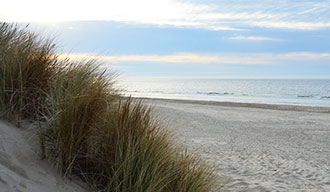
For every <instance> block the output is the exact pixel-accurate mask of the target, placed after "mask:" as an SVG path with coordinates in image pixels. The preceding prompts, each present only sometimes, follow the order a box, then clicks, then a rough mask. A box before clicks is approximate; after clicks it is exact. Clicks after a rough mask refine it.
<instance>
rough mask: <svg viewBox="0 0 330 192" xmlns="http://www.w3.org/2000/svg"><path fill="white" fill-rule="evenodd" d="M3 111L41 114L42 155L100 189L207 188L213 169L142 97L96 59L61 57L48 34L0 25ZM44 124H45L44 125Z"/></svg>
mask: <svg viewBox="0 0 330 192" xmlns="http://www.w3.org/2000/svg"><path fill="white" fill-rule="evenodd" d="M0 43H1V44H0V48H1V53H0V70H1V71H0V72H1V73H0V83H1V85H0V89H1V90H0V101H1V104H2V105H1V106H2V111H5V112H8V114H14V115H17V116H19V117H22V118H23V117H33V118H35V119H36V120H38V121H39V125H40V126H39V127H40V129H39V138H40V145H41V152H42V156H43V157H46V156H47V157H49V158H51V159H52V160H54V161H55V163H56V164H57V166H58V168H59V171H60V172H61V173H62V174H63V175H65V176H68V177H70V176H71V175H77V176H80V177H81V178H82V179H84V180H85V181H86V182H88V183H90V184H91V185H93V186H94V187H95V189H96V190H98V191H107V192H208V191H212V190H215V189H216V183H215V181H216V180H215V177H214V174H213V169H212V168H211V167H210V166H209V165H207V164H206V163H205V161H204V160H202V159H201V158H198V157H197V156H196V155H193V154H191V153H188V152H186V151H185V150H184V148H182V147H181V146H180V145H178V144H177V143H176V142H175V140H174V139H173V135H172V133H170V132H169V131H168V129H167V128H166V127H164V126H163V124H162V123H161V122H160V121H159V120H157V119H156V118H155V117H153V116H152V110H151V108H150V107H148V106H145V105H144V104H143V102H142V101H141V100H136V99H131V98H122V97H121V94H120V91H119V90H118V89H117V88H115V84H114V83H115V81H114V79H115V76H114V75H113V74H112V75H109V73H106V71H102V70H101V68H100V67H98V66H99V65H98V62H97V61H95V60H90V59H88V58H87V59H86V60H83V61H70V60H69V59H64V60H59V59H58V57H57V56H56V55H55V53H54V46H53V43H52V42H51V41H45V40H42V39H40V38H39V37H38V36H37V35H35V34H33V33H30V32H26V29H19V28H18V27H17V26H14V25H8V24H1V27H0ZM42 125H43V126H42Z"/></svg>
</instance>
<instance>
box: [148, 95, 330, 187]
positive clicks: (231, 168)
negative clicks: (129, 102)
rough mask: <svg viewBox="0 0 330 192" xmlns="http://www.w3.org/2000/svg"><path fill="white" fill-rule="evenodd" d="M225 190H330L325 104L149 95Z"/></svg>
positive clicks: (328, 127)
mask: <svg viewBox="0 0 330 192" xmlns="http://www.w3.org/2000/svg"><path fill="white" fill-rule="evenodd" d="M145 102H146V103H147V104H151V105H153V106H154V111H155V112H156V115H157V116H159V117H160V118H161V119H164V121H165V122H168V124H169V125H170V126H171V127H172V128H174V130H175V132H176V133H177V136H178V138H179V139H181V140H182V141H183V142H184V144H185V145H186V146H187V147H188V149H190V150H193V151H194V150H197V151H198V153H200V154H201V155H202V156H204V157H206V158H207V159H208V160H210V161H211V162H213V164H215V165H216V167H217V174H218V175H219V177H220V178H221V180H222V181H223V182H224V183H225V187H224V190H225V191H254V192H255V191H330V147H329V146H330V114H329V108H325V107H302V106H285V105H265V104H239V103H225V102H224V103H221V102H204V101H203V102H201V101H180V100H163V99H145Z"/></svg>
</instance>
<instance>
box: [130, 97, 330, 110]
mask: <svg viewBox="0 0 330 192" xmlns="http://www.w3.org/2000/svg"><path fill="white" fill-rule="evenodd" d="M132 98H133V99H142V100H143V101H165V102H170V103H183V104H197V105H212V106H222V107H242V108H257V109H270V110H281V111H306V112H315V113H330V107H322V106H300V105H284V104H264V103H240V102H227V101H206V100H205V101H204V100H193V99H191V100H187V99H165V98H150V97H132Z"/></svg>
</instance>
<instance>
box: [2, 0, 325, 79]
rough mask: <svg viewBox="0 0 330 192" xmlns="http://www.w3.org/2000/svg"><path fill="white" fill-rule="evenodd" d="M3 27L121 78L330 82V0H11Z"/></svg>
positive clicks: (4, 6) (4, 10) (4, 11)
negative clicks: (31, 33)
mask: <svg viewBox="0 0 330 192" xmlns="http://www.w3.org/2000/svg"><path fill="white" fill-rule="evenodd" d="M0 21H6V22H15V23H30V28H31V30H36V31H38V32H39V33H42V34H45V35H50V36H53V37H55V40H56V42H57V44H58V50H59V53H60V54H63V55H64V56H70V57H72V58H73V59H79V58H82V57H85V56H89V57H97V58H99V59H101V60H102V61H103V62H104V64H103V66H105V67H112V68H115V70H116V71H119V73H120V74H121V75H122V76H128V77H136V76H139V77H140V76H142V77H155V76H157V77H211V78H213V77H216V78H330V0H313V1H311V0H203V1H202V0H139V1H134V0H120V1H118V0H93V1H91V0H89V1H84V0H79V1H77V0H70V1H68V0H65V1H64V0H57V1H45V0H43V1H41V0H29V1H22V0H11V1H6V2H2V3H1V6H0Z"/></svg>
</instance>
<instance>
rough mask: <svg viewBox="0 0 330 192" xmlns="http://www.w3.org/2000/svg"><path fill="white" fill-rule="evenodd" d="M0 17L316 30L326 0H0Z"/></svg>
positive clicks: (328, 5)
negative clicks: (216, 0)
mask: <svg viewBox="0 0 330 192" xmlns="http://www.w3.org/2000/svg"><path fill="white" fill-rule="evenodd" d="M49 4H51V8H50V7H49ZM18 5H20V6H18ZM0 18H2V20H5V21H15V22H17V21H28V22H32V21H40V22H51V21H53V22H55V21H76V20H102V21H117V22H126V23H135V24H151V25H157V26H174V27H189V28H201V29H208V30H231V31H239V30H245V29H246V28H251V27H262V28H274V29H288V30H320V29H324V28H329V27H330V1H329V0H324V1H313V0H301V1H299V2H297V1H291V0H279V1H272V0H264V1H261V0H251V1H248V2H247V1H246V0H237V1H231V0H224V1H221V2H217V3H214V2H213V1H212V2H211V3H208V1H207V0H206V1H183V0H157V1H154V0H139V1H130V0H121V1H117V0H94V1H86V0H79V1H78V0H71V1H66V0H58V1H56V2H54V1H49V2H47V1H46V2H45V1H41V0H30V1H23V0H11V1H4V2H2V4H1V7H0Z"/></svg>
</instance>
